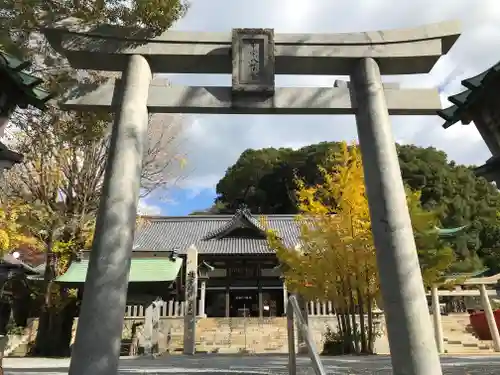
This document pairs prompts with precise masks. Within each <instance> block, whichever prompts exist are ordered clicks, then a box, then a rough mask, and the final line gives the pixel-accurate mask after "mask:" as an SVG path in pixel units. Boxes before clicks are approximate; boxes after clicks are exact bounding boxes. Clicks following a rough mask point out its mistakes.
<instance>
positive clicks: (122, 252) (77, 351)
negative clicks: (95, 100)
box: [69, 55, 151, 375]
mask: <svg viewBox="0 0 500 375" xmlns="http://www.w3.org/2000/svg"><path fill="white" fill-rule="evenodd" d="M122 79H123V81H122V85H121V87H120V88H119V89H118V90H117V92H116V94H115V95H116V99H117V100H116V103H119V107H118V111H117V113H116V115H115V122H114V124H113V128H112V132H111V143H110V151H109V155H108V160H107V166H106V173H105V175H104V185H103V191H102V196H101V201H100V204H99V211H98V214H97V223H96V229H95V234H94V241H93V244H92V251H91V252H90V259H89V267H88V271H87V279H86V282H85V289H84V293H83V301H82V306H81V309H80V317H79V321H78V329H77V332H76V338H75V344H74V346H73V351H72V356H71V364H70V368H69V374H70V375H88V374H92V375H109V374H116V373H117V372H118V358H119V356H120V341H121V336H122V329H123V316H124V313H125V307H126V301H127V287H128V275H129V271H130V258H131V254H132V245H133V240H134V232H135V225H136V223H135V220H136V214H137V202H138V199H139V188H140V177H141V169H142V158H143V154H144V148H145V146H146V143H147V131H148V110H147V106H146V104H147V100H148V92H149V84H150V82H151V70H150V67H149V65H148V62H147V61H146V59H145V58H144V57H143V56H139V55H132V56H130V57H129V62H128V66H127V68H126V70H125V72H124V73H123V75H122Z"/></svg>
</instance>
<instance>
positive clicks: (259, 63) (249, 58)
mask: <svg viewBox="0 0 500 375" xmlns="http://www.w3.org/2000/svg"><path fill="white" fill-rule="evenodd" d="M232 55H233V56H232V57H233V92H246V93H252V92H254V93H269V94H272V93H274V71H275V69H274V31H273V30H272V29H233V46H232Z"/></svg>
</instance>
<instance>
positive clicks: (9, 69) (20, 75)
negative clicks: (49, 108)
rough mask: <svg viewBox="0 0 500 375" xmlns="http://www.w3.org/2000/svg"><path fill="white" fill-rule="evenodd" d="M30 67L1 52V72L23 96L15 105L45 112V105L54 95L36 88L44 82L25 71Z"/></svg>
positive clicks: (28, 64)
mask: <svg viewBox="0 0 500 375" xmlns="http://www.w3.org/2000/svg"><path fill="white" fill-rule="evenodd" d="M30 66H31V63H30V62H28V61H22V60H19V59H17V58H16V57H14V56H12V55H10V54H8V53H5V52H2V51H0V70H1V71H2V72H3V73H4V74H5V75H6V77H7V78H8V79H9V80H10V82H11V84H12V85H13V86H14V87H15V88H16V90H18V91H19V93H20V94H21V95H20V96H19V97H18V98H16V101H17V102H16V103H15V104H16V105H18V106H19V107H21V108H25V107H26V106H27V105H32V106H33V107H35V108H38V109H40V110H44V109H46V106H45V103H46V102H47V101H48V100H49V99H51V98H52V97H53V95H52V94H51V93H49V92H47V91H45V90H42V89H40V88H37V87H36V86H39V85H40V84H41V83H42V80H41V79H40V78H38V77H35V76H32V75H30V74H29V73H27V72H26V71H25V69H28V68H29V67H30Z"/></svg>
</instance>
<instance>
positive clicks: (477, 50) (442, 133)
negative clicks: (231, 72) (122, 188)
mask: <svg viewBox="0 0 500 375" xmlns="http://www.w3.org/2000/svg"><path fill="white" fill-rule="evenodd" d="M454 19H460V20H462V22H463V30H464V31H463V34H462V36H461V37H460V39H459V41H458V42H457V43H456V45H455V46H454V48H453V49H452V50H451V51H450V53H449V54H448V55H446V56H444V57H442V58H441V59H440V61H439V62H438V63H437V64H436V66H435V67H434V69H433V70H432V72H431V73H430V74H428V75H421V76H413V77H392V78H391V80H392V81H394V80H395V81H398V82H400V83H401V84H402V85H404V86H407V87H439V86H443V95H442V101H443V105H447V101H446V97H447V96H448V95H451V94H455V93H457V92H458V91H460V90H461V89H462V88H461V86H460V81H461V80H462V79H463V78H466V77H469V76H473V75H475V74H477V73H479V72H480V71H482V70H485V69H487V68H488V67H490V66H491V65H493V64H494V63H496V62H498V61H499V60H500V1H498V0H474V1H471V0H440V1H435V0H414V1H411V2H403V1H396V0H349V1H347V0H337V1H332V0H315V1H304V0H301V1H298V0H253V1H234V0H232V1H231V0H211V1H207V0H192V6H191V9H190V10H189V11H188V14H187V16H186V17H185V18H184V19H182V20H180V21H179V22H178V23H177V24H176V25H175V26H174V29H177V30H189V31H222V32H228V31H230V30H231V29H232V28H236V27H269V28H274V29H275V32H281V33H283V32H296V33H299V32H315V33H316V32H321V33H340V32H360V31H370V30H381V29H391V28H402V27H414V26H420V25H423V24H427V23H433V22H440V21H446V20H454ZM452 72H454V74H453V76H452V77H450V73H452ZM167 78H168V79H169V80H171V81H172V83H174V84H183V85H194V86H201V85H218V86H229V85H230V77H229V76H209V75H198V76H193V75H175V76H174V75H169V76H167ZM336 78H339V77H322V76H319V77H318V76H315V77H307V76H306V77H304V76H294V77H287V76H285V77H283V76H279V77H277V80H276V84H277V86H332V85H333V81H334V80H335V79H336ZM340 78H344V79H345V77H340ZM184 123H185V124H184V126H185V131H184V133H183V135H182V144H181V148H182V150H181V151H182V153H183V154H185V155H186V157H187V166H186V167H185V168H184V170H183V172H184V176H183V178H182V180H181V181H180V182H179V183H178V184H176V186H175V187H174V188H172V189H170V190H169V191H168V192H166V194H162V196H164V197H166V198H163V199H161V200H160V199H157V198H155V196H151V197H148V198H146V199H145V200H142V201H141V203H140V211H141V212H143V213H146V212H147V213H155V214H162V215H186V214H189V213H190V212H192V211H194V210H199V209H204V208H207V207H209V206H211V204H212V202H213V199H214V196H215V185H216V183H217V181H218V180H219V179H220V178H221V177H222V176H223V174H224V172H225V170H226V169H227V168H228V167H229V166H230V165H232V164H233V163H234V162H235V161H236V160H237V158H238V156H239V155H240V154H241V152H243V151H244V150H245V149H247V148H262V147H294V148H298V147H301V146H304V145H307V144H311V143H317V142H321V141H340V140H347V141H350V140H353V139H355V138H356V132H355V124H354V118H353V116H335V117H334V116H295V117H293V116H280V117H273V116H229V115H190V116H186V117H185V119H184ZM392 124H393V131H394V135H395V139H396V140H397V141H398V142H401V143H413V144H417V145H419V146H434V147H436V148H439V149H441V150H444V151H445V152H447V153H448V155H449V157H450V159H454V160H456V161H457V162H458V163H465V164H482V163H483V162H484V161H485V160H486V159H487V158H489V157H490V154H489V152H488V150H487V149H486V147H485V145H484V143H483V141H482V140H481V138H480V136H479V134H478V132H477V131H476V129H475V127H474V126H473V125H470V126H461V125H455V126H453V127H452V128H450V129H448V130H444V129H442V128H441V121H440V119H439V118H438V117H437V116H435V117H420V116H415V117H393V121H392Z"/></svg>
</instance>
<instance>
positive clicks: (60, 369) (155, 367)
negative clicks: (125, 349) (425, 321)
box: [4, 355, 500, 375]
mask: <svg viewBox="0 0 500 375" xmlns="http://www.w3.org/2000/svg"><path fill="white" fill-rule="evenodd" d="M68 363H69V361H68V360H67V359H27V358H19V359H15V358H6V359H5V360H4V368H5V370H6V374H9V375H35V374H40V375H62V374H67V371H68ZM323 363H324V365H325V368H326V370H327V373H328V374H350V375H365V374H366V375H368V374H370V375H386V374H387V375H388V374H392V371H391V365H390V358H389V357H387V356H373V357H364V358H360V357H347V356H346V357H337V358H324V359H323ZM442 363H443V370H444V374H446V375H477V374H481V375H494V374H500V356H477V357H470V356H460V357H452V356H450V357H443V359H442ZM286 364H287V358H286V357H285V356H257V355H256V356H246V357H242V356H229V355H227V356H226V355H200V356H198V355H197V356H195V357H184V356H171V357H166V358H161V359H154V360H152V359H122V361H121V369H120V374H123V375H142V374H148V375H154V374H158V375H160V374H171V375H175V374H179V375H181V374H186V375H189V374H195V375H223V374H235V375H236V374H240V375H244V374H249V375H250V374H255V375H257V374H261V375H263V374H266V375H270V374H280V375H281V374H287V368H286ZM299 366H300V369H299V372H298V373H299V374H300V375H309V374H311V375H313V374H314V372H313V371H312V369H311V368H310V366H309V360H308V359H307V358H299ZM429 375H431V374H429Z"/></svg>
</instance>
